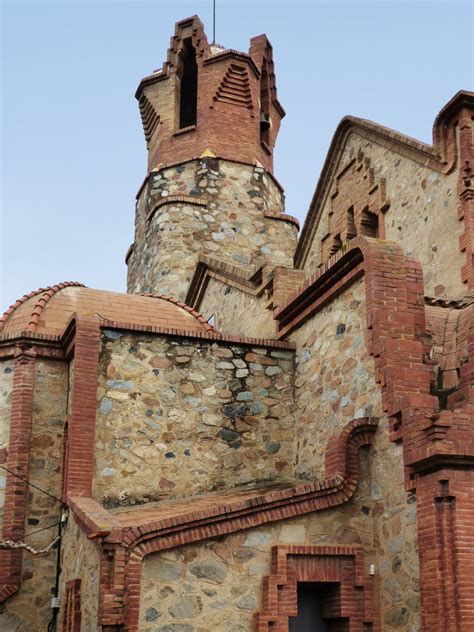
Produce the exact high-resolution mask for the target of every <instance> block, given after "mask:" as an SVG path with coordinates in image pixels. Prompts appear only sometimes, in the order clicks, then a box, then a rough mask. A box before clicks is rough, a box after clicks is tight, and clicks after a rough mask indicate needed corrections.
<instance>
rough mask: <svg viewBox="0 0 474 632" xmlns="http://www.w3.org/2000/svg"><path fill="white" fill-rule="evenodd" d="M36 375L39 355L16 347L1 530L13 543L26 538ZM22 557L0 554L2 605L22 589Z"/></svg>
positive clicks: (16, 551)
mask: <svg viewBox="0 0 474 632" xmlns="http://www.w3.org/2000/svg"><path fill="white" fill-rule="evenodd" d="M35 374H36V354H35V353H34V351H32V350H31V349H28V348H21V347H17V349H16V353H15V360H14V373H13V391H12V407H11V416H10V438H9V445H8V458H7V469H8V472H7V477H6V488H5V504H4V507H3V527H2V539H4V540H12V541H14V542H17V541H22V540H23V538H24V535H25V521H26V516H27V507H28V483H27V482H25V481H28V473H29V463H30V439H31V428H32V420H33V391H34V385H35ZM12 472H13V473H15V474H18V475H19V476H21V478H22V479H25V480H21V479H20V478H18V477H17V476H15V475H14V474H12ZM22 554H23V551H22V550H21V549H14V550H7V549H4V550H1V551H0V603H2V602H3V601H5V599H7V598H8V597H10V596H11V595H13V594H14V593H16V592H17V591H18V590H19V588H20V586H21V568H22V559H23V555H22Z"/></svg>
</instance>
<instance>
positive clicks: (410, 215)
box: [304, 133, 466, 299]
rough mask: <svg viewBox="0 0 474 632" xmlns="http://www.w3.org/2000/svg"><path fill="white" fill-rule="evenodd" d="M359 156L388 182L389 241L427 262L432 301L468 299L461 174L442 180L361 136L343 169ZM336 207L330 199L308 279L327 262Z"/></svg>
mask: <svg viewBox="0 0 474 632" xmlns="http://www.w3.org/2000/svg"><path fill="white" fill-rule="evenodd" d="M359 151H362V152H363V154H364V156H365V158H368V159H370V166H371V168H373V170H374V174H375V178H376V180H377V179H379V178H385V184H386V196H387V198H388V199H389V201H390V207H389V209H388V211H387V212H386V214H385V218H384V221H385V238H386V239H387V240H389V241H395V242H397V243H399V244H400V245H401V246H402V248H403V250H404V252H405V254H407V255H413V256H415V257H416V258H417V259H419V260H420V261H421V263H422V265H423V269H424V275H425V276H424V280H425V288H426V294H427V295H428V296H436V297H439V298H445V299H453V298H460V297H462V296H464V294H465V293H466V287H465V285H464V284H463V283H462V281H461V267H462V266H463V265H464V263H465V255H464V254H463V253H461V252H460V250H459V237H460V235H461V233H462V232H463V224H462V222H460V221H459V219H458V213H457V206H458V197H457V192H456V186H457V184H456V183H457V174H456V172H455V171H453V173H451V174H449V175H442V174H440V173H438V172H436V171H432V170H431V169H429V168H427V167H424V166H423V165H420V164H418V163H416V162H413V161H412V160H410V159H409V158H406V157H405V156H402V155H401V154H397V153H396V152H394V151H393V150H392V149H389V148H384V147H382V146H381V145H378V144H376V143H373V142H370V141H368V140H367V139H365V138H362V137H361V136H359V135H358V134H356V133H353V134H351V135H350V137H349V138H348V140H347V143H346V146H345V149H344V152H343V156H342V159H341V162H340V169H341V170H342V169H343V168H344V167H345V165H347V164H348V163H349V162H350V160H351V158H352V157H353V156H355V155H357V154H358V152H359ZM330 208H331V200H330V197H329V198H328V199H327V201H326V204H325V207H324V208H323V211H322V215H321V220H320V222H319V224H318V227H317V229H316V232H315V236H314V238H313V242H312V245H311V251H310V254H309V256H308V259H307V261H306V264H305V266H304V269H305V271H306V273H307V275H310V274H313V273H314V272H316V271H317V268H318V265H319V264H320V262H321V239H322V238H323V237H324V234H325V233H326V231H327V216H328V213H329V211H330ZM447 235H449V239H447V238H446V236H447ZM447 261H449V265H446V262H447Z"/></svg>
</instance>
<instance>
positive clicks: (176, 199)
mask: <svg viewBox="0 0 474 632" xmlns="http://www.w3.org/2000/svg"><path fill="white" fill-rule="evenodd" d="M207 203H208V202H207V200H205V199H204V198H200V197H194V196H192V195H167V196H166V197H163V198H160V199H159V200H158V201H157V202H156V204H155V205H154V206H153V208H152V209H151V211H150V212H149V213H148V216H147V218H146V221H147V222H151V220H152V219H153V217H154V215H155V213H156V211H157V210H158V209H159V208H161V207H162V206H165V205H166V204H191V205H193V206H207ZM127 256H128V252H127Z"/></svg>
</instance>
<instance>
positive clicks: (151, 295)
mask: <svg viewBox="0 0 474 632" xmlns="http://www.w3.org/2000/svg"><path fill="white" fill-rule="evenodd" d="M139 296H146V297H149V298H161V299H162V300H163V301H168V303H173V304H174V305H176V306H177V307H180V308H181V309H184V311H186V312H188V313H189V314H191V316H193V317H194V318H195V319H196V320H197V321H198V322H199V323H201V325H203V327H204V330H205V331H212V332H214V333H218V332H217V330H216V329H214V327H213V326H212V325H210V324H209V323H208V322H207V320H206V319H205V318H204V316H203V315H202V314H201V313H200V312H197V311H196V310H195V309H194V308H192V307H191V306H190V305H188V304H187V303H184V302H183V301H180V300H179V299H177V298H175V297H174V296H169V295H168V294H155V293H153V292H144V293H142V294H139Z"/></svg>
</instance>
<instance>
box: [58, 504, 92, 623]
mask: <svg viewBox="0 0 474 632" xmlns="http://www.w3.org/2000/svg"><path fill="white" fill-rule="evenodd" d="M61 555H62V557H63V559H62V569H63V570H62V573H61V584H60V587H61V593H60V597H61V602H62V604H64V603H65V591H66V584H67V582H69V581H71V580H73V579H80V580H81V588H80V595H81V630H84V632H96V631H98V630H100V627H99V626H98V625H97V619H98V607H99V582H100V574H99V570H100V568H99V552H98V548H97V546H96V545H95V544H94V543H93V542H92V541H91V540H89V538H88V537H87V536H86V535H85V533H84V532H83V531H82V529H80V528H79V527H78V526H77V524H76V521H75V519H74V516H73V515H72V514H70V515H69V518H68V521H67V524H66V526H65V528H64V530H63V536H62V549H61ZM62 612H64V608H63V609H62ZM61 623H62V622H61V619H60V623H59V625H58V630H61V629H62V628H61Z"/></svg>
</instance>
